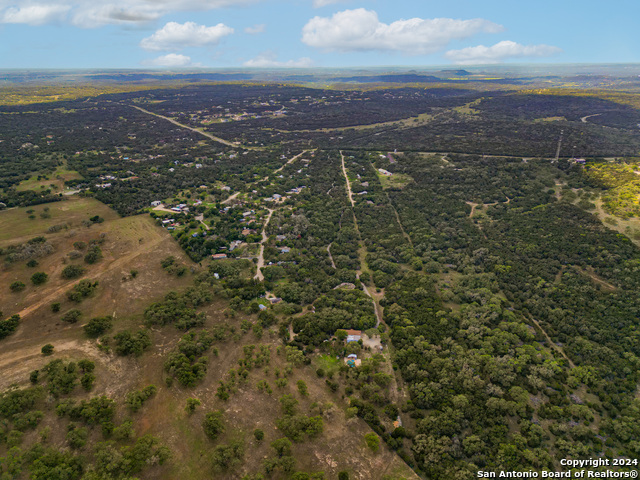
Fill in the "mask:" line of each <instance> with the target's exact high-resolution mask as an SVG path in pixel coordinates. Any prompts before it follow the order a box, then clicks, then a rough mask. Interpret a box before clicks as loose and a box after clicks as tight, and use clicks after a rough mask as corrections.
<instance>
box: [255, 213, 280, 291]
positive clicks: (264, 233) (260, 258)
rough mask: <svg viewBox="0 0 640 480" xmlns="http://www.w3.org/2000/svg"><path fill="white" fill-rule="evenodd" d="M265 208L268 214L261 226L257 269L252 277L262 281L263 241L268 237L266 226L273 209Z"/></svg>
mask: <svg viewBox="0 0 640 480" xmlns="http://www.w3.org/2000/svg"><path fill="white" fill-rule="evenodd" d="M267 210H269V215H267V218H266V219H265V221H264V226H263V227H262V240H260V253H259V254H258V269H257V271H256V274H255V276H254V277H253V278H255V279H256V280H259V281H261V282H262V281H264V275H263V274H262V268H263V267H264V243H265V242H266V241H267V239H268V238H269V237H267V226H268V225H269V221H271V215H273V212H274V211H275V210H271V209H270V208H268V209H267Z"/></svg>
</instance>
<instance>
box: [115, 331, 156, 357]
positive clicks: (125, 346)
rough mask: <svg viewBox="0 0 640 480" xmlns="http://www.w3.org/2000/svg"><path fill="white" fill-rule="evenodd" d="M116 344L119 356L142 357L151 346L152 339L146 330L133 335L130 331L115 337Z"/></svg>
mask: <svg viewBox="0 0 640 480" xmlns="http://www.w3.org/2000/svg"><path fill="white" fill-rule="evenodd" d="M113 339H114V340H115V342H116V347H115V351H116V353H117V354H118V355H131V354H133V355H136V356H138V355H141V354H142V352H144V351H145V350H146V349H147V348H149V347H150V346H151V337H150V336H149V333H148V332H147V331H146V330H140V331H138V332H136V333H131V332H130V331H129V330H123V331H122V332H119V333H117V334H116V335H114V337H113Z"/></svg>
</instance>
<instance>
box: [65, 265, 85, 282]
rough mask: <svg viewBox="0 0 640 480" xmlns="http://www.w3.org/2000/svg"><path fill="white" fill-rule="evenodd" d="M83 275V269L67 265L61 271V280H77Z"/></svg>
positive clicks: (78, 266)
mask: <svg viewBox="0 0 640 480" xmlns="http://www.w3.org/2000/svg"><path fill="white" fill-rule="evenodd" d="M83 273H84V268H82V267H81V266H80V265H67V266H66V267H64V268H63V269H62V278H67V279H69V278H78V277H79V276H80V275H82V274H83Z"/></svg>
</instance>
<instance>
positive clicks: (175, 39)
mask: <svg viewBox="0 0 640 480" xmlns="http://www.w3.org/2000/svg"><path fill="white" fill-rule="evenodd" d="M232 33H233V28H231V27H228V26H226V25H225V24H223V23H219V24H218V25H214V26H213V27H207V26H205V25H198V24H197V23H195V22H185V23H176V22H169V23H167V24H166V25H165V26H164V27H162V28H161V29H160V30H158V31H156V32H155V33H154V34H153V35H151V36H150V37H147V38H143V39H142V41H141V42H140V46H141V47H142V48H144V49H145V50H180V49H181V48H184V47H204V46H214V45H217V44H218V43H219V42H220V40H221V39H222V38H223V37H226V36H227V35H231V34H232Z"/></svg>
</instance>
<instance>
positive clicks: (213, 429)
mask: <svg viewBox="0 0 640 480" xmlns="http://www.w3.org/2000/svg"><path fill="white" fill-rule="evenodd" d="M202 428H203V429H204V433H205V434H206V435H207V437H209V438H210V439H211V440H215V439H216V438H218V435H220V434H221V433H222V432H224V425H223V424H222V410H216V411H215V412H210V413H207V416H206V417H205V419H204V421H203V422H202Z"/></svg>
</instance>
